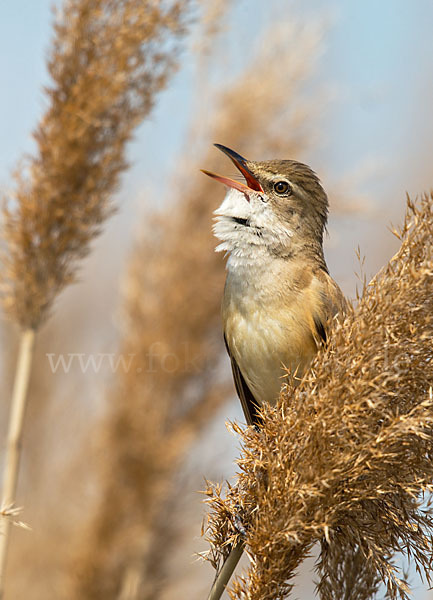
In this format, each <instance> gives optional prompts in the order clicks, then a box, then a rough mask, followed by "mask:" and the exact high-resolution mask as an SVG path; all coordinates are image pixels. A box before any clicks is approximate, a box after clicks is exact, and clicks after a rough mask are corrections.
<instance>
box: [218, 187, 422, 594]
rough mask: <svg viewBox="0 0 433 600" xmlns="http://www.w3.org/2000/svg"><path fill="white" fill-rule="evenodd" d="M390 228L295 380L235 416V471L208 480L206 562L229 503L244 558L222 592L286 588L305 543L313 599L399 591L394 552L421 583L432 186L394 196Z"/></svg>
mask: <svg viewBox="0 0 433 600" xmlns="http://www.w3.org/2000/svg"><path fill="white" fill-rule="evenodd" d="M396 235H398V236H399V238H400V239H401V248H400V250H399V252H398V253H397V254H396V255H395V256H394V257H393V258H392V259H391V261H390V262H389V264H388V266H387V267H386V268H385V269H383V270H382V271H381V273H380V274H379V275H378V276H377V277H376V278H375V279H374V280H373V281H372V283H371V284H370V285H369V286H367V287H366V289H365V290H364V293H363V296H362V298H361V299H360V301H359V305H358V306H357V308H356V309H354V310H352V311H350V312H349V314H348V316H347V318H346V319H345V321H344V323H336V324H335V328H334V332H333V335H332V336H331V341H330V344H329V346H328V347H327V348H326V349H325V350H324V351H322V352H320V354H319V355H318V356H317V358H316V360H315V362H314V364H313V369H312V371H311V372H310V373H309V374H308V375H307V376H306V378H305V381H304V383H303V384H302V386H301V387H300V388H299V389H298V390H297V391H294V390H286V392H285V393H283V394H282V396H281V400H280V403H279V406H278V407H277V408H271V407H264V409H263V413H264V426H263V428H262V430H261V431H260V432H255V431H253V430H252V429H247V430H246V431H241V430H240V429H239V428H238V427H236V431H238V433H239V434H240V435H242V438H243V444H244V447H243V451H242V456H241V459H240V460H239V466H240V469H241V471H240V474H239V477H238V481H237V483H236V485H235V486H234V487H230V488H229V489H228V492H227V495H226V498H225V499H223V497H222V495H221V490H220V489H219V488H214V489H212V488H210V489H209V496H210V503H211V508H212V512H211V514H210V521H209V538H210V542H211V553H210V559H211V560H212V562H213V563H214V564H215V565H217V564H219V562H220V561H221V560H222V558H223V557H224V556H225V554H226V552H227V550H226V549H227V547H228V546H227V544H228V543H232V542H233V541H235V540H236V537H237V535H238V534H237V532H236V529H235V528H234V525H233V524H234V522H235V517H236V516H239V510H241V511H242V514H244V515H245V520H246V526H247V529H248V534H247V540H246V544H247V550H248V552H249V554H250V556H251V558H252V564H251V566H250V568H249V570H248V573H247V574H246V575H245V576H242V577H240V578H239V579H237V580H236V581H235V583H234V584H233V586H232V588H231V597H232V598H243V599H246V598H248V599H249V600H264V598H266V599H267V600H272V599H273V598H275V599H276V598H283V597H286V596H287V595H289V594H290V592H291V590H292V586H293V577H294V575H295V573H296V570H297V568H298V566H299V565H300V564H301V562H302V561H303V560H304V558H305V557H306V556H307V555H308V553H309V551H310V549H311V547H312V545H313V544H314V543H315V542H317V541H321V543H322V551H321V555H320V558H319V560H318V563H317V569H318V572H319V574H320V581H319V583H318V592H319V594H320V597H321V598H322V599H323V600H330V599H331V598H343V597H347V594H348V593H349V591H350V590H354V592H353V593H354V594H355V595H354V597H356V598H362V599H364V598H368V597H371V596H372V594H374V592H375V590H376V589H377V585H378V583H379V581H382V582H384V584H385V585H386V587H387V592H388V595H389V597H391V598H396V597H397V596H400V597H401V598H407V597H408V586H407V582H405V581H404V580H403V579H402V578H401V576H399V573H398V568H397V566H396V565H395V564H394V561H393V555H394V554H395V553H396V552H401V553H403V554H405V555H406V556H410V557H411V559H412V560H413V562H414V564H415V566H416V568H417V570H418V571H419V572H420V573H421V574H422V575H423V576H424V577H425V579H426V581H427V582H429V581H430V578H431V572H430V569H431V553H432V532H433V519H432V516H431V512H430V511H429V509H428V508H426V507H425V506H423V504H422V503H423V494H430V492H431V491H432V490H433V485H432V481H433V461H432V458H433V392H432V386H433V369H432V364H433V344H432V341H433V296H432V293H431V290H432V286H433V196H432V195H429V196H427V195H425V196H423V197H422V198H421V199H420V200H419V201H418V203H416V204H413V203H412V202H411V201H410V200H408V206H407V213H406V218H405V221H404V225H403V227H402V229H401V231H400V232H396ZM247 515H248V518H247ZM355 584H356V585H355ZM355 592H356V593H355ZM350 597H351V598H352V595H351V596H350Z"/></svg>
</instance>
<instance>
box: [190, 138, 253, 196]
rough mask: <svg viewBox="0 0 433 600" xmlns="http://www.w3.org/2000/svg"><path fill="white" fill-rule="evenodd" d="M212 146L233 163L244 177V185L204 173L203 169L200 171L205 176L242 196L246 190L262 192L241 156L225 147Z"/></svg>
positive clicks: (220, 176) (213, 174)
mask: <svg viewBox="0 0 433 600" xmlns="http://www.w3.org/2000/svg"><path fill="white" fill-rule="evenodd" d="M214 145H215V146H216V147H217V148H218V150H221V152H224V154H227V156H228V157H229V158H230V160H231V161H232V162H233V164H234V165H235V167H236V168H237V169H239V171H240V172H241V173H242V175H243V176H244V177H245V181H246V184H245V183H241V182H240V181H235V180H234V179H230V178H229V177H223V176H222V175H216V174H215V173H211V172H210V171H205V170H204V169H202V172H203V173H204V174H205V175H209V177H213V178H214V179H216V180H217V181H220V182H221V183H223V184H224V185H227V186H228V187H231V188H234V189H235V190H239V191H240V192H242V193H244V194H245V193H246V192H247V191H248V190H249V191H251V190H253V191H255V192H263V188H262V186H261V185H260V183H259V182H258V181H257V179H256V178H255V177H254V175H253V174H252V173H251V171H250V170H249V169H248V167H247V161H246V159H245V158H244V157H243V156H241V155H240V154H238V153H237V152H235V151H234V150H230V148H227V147H226V146H222V145H221V144H214Z"/></svg>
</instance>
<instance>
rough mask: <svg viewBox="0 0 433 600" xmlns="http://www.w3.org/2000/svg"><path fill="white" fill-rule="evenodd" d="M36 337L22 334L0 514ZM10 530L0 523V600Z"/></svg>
mask: <svg viewBox="0 0 433 600" xmlns="http://www.w3.org/2000/svg"><path fill="white" fill-rule="evenodd" d="M35 337H36V332H35V330H34V329H26V330H24V331H23V332H22V334H21V340H20V347H19V352H18V360H17V367H16V372H15V381H14V386H13V391H12V402H11V410H10V417H9V427H8V434H7V436H8V437H7V448H6V456H5V467H4V475H3V494H2V510H4V509H6V508H9V507H10V506H12V505H14V504H15V496H16V492H17V482H18V471H19V466H20V459H21V448H22V436H23V425H24V415H25V412H26V406H27V392H28V388H29V380H30V372H31V368H32V360H33V350H34V345H35ZM11 526H12V521H11V520H10V519H8V518H3V519H2V521H1V533H2V534H1V535H0V599H1V598H3V596H4V574H5V569H6V561H7V551H8V546H9V539H10V530H11Z"/></svg>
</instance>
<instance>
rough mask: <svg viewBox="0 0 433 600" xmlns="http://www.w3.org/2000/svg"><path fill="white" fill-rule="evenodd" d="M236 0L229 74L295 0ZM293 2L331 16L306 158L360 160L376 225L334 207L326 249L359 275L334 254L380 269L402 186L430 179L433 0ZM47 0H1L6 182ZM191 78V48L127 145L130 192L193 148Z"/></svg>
mask: <svg viewBox="0 0 433 600" xmlns="http://www.w3.org/2000/svg"><path fill="white" fill-rule="evenodd" d="M233 4H234V9H233V11H232V15H231V18H230V19H229V21H228V23H229V27H230V30H229V33H228V35H227V36H226V41H225V43H226V44H227V47H224V48H223V50H224V52H227V53H230V56H231V62H230V61H229V63H228V64H227V65H226V66H227V68H228V72H227V73H226V76H228V77H233V76H234V74H235V73H236V72H237V70H238V69H239V68H240V66H241V65H242V62H243V60H246V59H247V57H248V54H249V52H250V51H251V49H252V48H253V46H254V43H255V39H256V37H257V36H258V34H259V32H260V30H261V29H263V28H264V27H265V26H266V25H272V22H273V20H274V19H275V16H276V15H278V13H279V11H281V10H282V9H284V8H286V7H287V4H288V2H287V0H270V1H268V2H262V1H260V0H238V1H237V2H234V3H233ZM289 4H290V5H291V6H292V7H293V10H294V13H296V14H297V15H301V17H303V18H304V19H306V20H308V19H309V18H317V17H318V16H319V17H320V18H323V19H325V21H326V22H327V23H328V26H327V34H326V36H325V42H324V50H323V57H322V59H321V62H320V65H319V69H318V74H317V78H318V79H319V80H320V81H321V82H322V83H323V85H324V86H326V88H327V89H328V90H331V92H332V93H331V100H330V101H329V102H328V104H327V106H326V107H324V115H323V118H322V119H321V121H320V125H319V128H320V130H319V131H318V139H319V140H320V143H319V144H318V146H317V148H315V149H314V150H313V151H312V152H311V153H310V154H311V156H308V157H307V159H308V161H309V162H310V163H311V164H312V166H313V167H314V168H316V170H318V171H319V174H322V172H323V173H324V176H325V184H326V183H327V179H330V180H333V181H338V180H339V179H340V178H342V179H344V177H346V176H347V173H350V172H351V171H356V170H357V169H358V170H359V169H360V170H361V171H362V170H364V171H365V173H366V174H365V176H364V177H362V178H361V181H360V182H359V184H358V185H359V190H358V191H359V193H360V194H361V195H367V196H369V197H370V198H371V200H370V203H371V204H372V206H373V209H374V211H375V213H376V214H375V215H374V218H373V219H372V222H370V223H369V224H368V227H366V226H365V222H364V220H363V219H364V217H363V216H359V217H356V218H353V216H349V218H348V221H347V223H346V222H344V223H342V222H341V221H342V219H341V218H340V217H339V218H338V219H339V220H338V219H337V222H336V223H335V227H334V225H333V216H332V213H331V224H330V231H331V235H332V233H333V228H334V229H335V233H334V241H335V240H338V244H337V245H336V244H334V245H333V244H331V245H330V248H329V251H328V253H329V261H330V263H331V267H332V263H335V268H336V269H337V275H340V278H342V279H343V280H344V279H347V286H352V287H353V277H352V275H353V270H354V269H355V268H356V260H355V259H354V258H353V260H352V261H351V262H350V264H347V265H346V266H344V267H341V265H340V264H339V256H338V254H339V253H341V251H342V249H343V251H344V252H346V253H351V255H352V256H353V257H354V249H355V248H356V247H357V246H358V244H359V245H360V246H361V250H362V252H363V253H365V254H366V255H367V263H366V264H367V271H369V272H370V273H373V272H375V270H376V269H377V268H379V267H380V266H381V264H382V261H383V256H382V255H381V253H380V247H381V244H385V243H386V244H389V245H390V248H391V250H392V241H391V238H390V237H389V236H388V234H387V233H386V227H387V225H388V224H389V223H390V222H394V223H396V222H397V223H398V222H399V221H400V220H401V218H402V214H403V210H404V197H405V192H406V191H409V192H410V193H411V194H416V193H419V192H422V191H423V190H424V189H428V188H429V187H430V186H431V180H430V177H431V176H430V156H431V155H432V153H433V141H432V140H433V124H432V119H431V109H430V107H431V104H432V102H431V100H432V96H433V93H432V92H433V68H432V67H433V36H431V24H432V23H433V3H431V2H430V1H429V0H418V2H417V3H408V2H407V1H406V0H381V2H376V1H374V0H365V1H364V2H359V1H356V0H339V1H334V2H329V3H323V2H320V1H319V0H306V1H304V2H300V1H299V0H294V1H291V2H289ZM51 5H52V2H51V0H38V2H32V1H31V0H14V2H7V3H2V5H1V7H0V72H1V77H2V79H1V80H2V82H3V85H2V92H3V93H2V94H0V115H2V117H1V118H0V185H2V186H3V187H7V186H8V185H9V184H10V172H11V169H12V168H13V167H14V166H15V165H16V164H17V160H18V159H19V158H20V157H21V156H22V154H23V152H28V151H30V150H31V149H32V140H31V131H32V129H33V128H34V126H35V124H36V123H37V119H38V118H39V116H40V115H41V113H42V111H43V109H44V106H45V98H44V95H43V93H42V86H43V85H44V84H46V83H47V82H48V79H47V74H46V70H45V58H46V54H47V50H48V48H49V41H50V35H51V21H52V14H51V8H50V7H51ZM217 76H218V75H217ZM192 84H193V66H192V64H191V62H190V55H189V54H188V53H186V55H185V59H184V65H183V68H182V69H181V71H180V72H179V73H178V75H177V76H176V77H175V78H174V80H173V81H172V84H171V86H170V87H169V89H168V90H167V91H166V92H164V94H163V95H162V96H161V98H160V101H159V103H158V104H157V107H156V110H155V111H154V113H153V114H152V115H151V117H150V118H149V119H148V121H147V122H145V123H144V124H143V125H142V126H141V127H140V128H139V130H138V135H137V137H136V139H135V141H134V143H133V144H132V146H131V147H130V151H129V153H130V156H131V158H132V161H133V168H132V170H131V171H130V172H129V173H128V175H127V176H126V177H125V178H124V183H123V187H122V189H121V191H120V196H121V197H122V196H124V197H125V198H127V199H128V202H130V201H131V198H132V197H135V196H137V195H138V194H139V192H140V190H142V189H143V188H149V187H150V188H151V189H156V190H157V191H160V190H163V191H166V184H167V181H168V179H169V177H168V174H169V173H170V172H171V171H172V167H173V164H175V163H176V161H177V160H178V157H179V153H180V152H181V150H183V151H185V149H184V147H183V145H182V143H183V134H184V132H185V131H186V130H187V127H188V123H189V119H190V117H191V111H192V106H193V103H192V96H193V94H194V86H193V85H192ZM252 158H256V159H259V158H260V157H257V156H254V157H252ZM291 158H296V157H291ZM202 166H203V165H201V164H200V165H197V168H200V167H202ZM331 206H332V198H331ZM135 216H136V215H135ZM119 218H120V221H118V223H122V222H123V223H124V224H126V223H127V222H128V216H127V214H126V212H124V213H122V211H120V217H118V219H119ZM122 219H123V221H122ZM129 221H131V219H129ZM132 221H133V220H132ZM125 226H126V225H125ZM391 250H390V251H391ZM338 270H339V271H340V273H338ZM343 285H344V283H343ZM346 291H347V287H346Z"/></svg>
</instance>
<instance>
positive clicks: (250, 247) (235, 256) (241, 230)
mask: <svg viewBox="0 0 433 600" xmlns="http://www.w3.org/2000/svg"><path fill="white" fill-rule="evenodd" d="M214 214H215V215H216V218H215V224H214V227H213V232H214V234H215V237H216V238H218V239H219V240H220V241H221V243H220V244H219V245H218V246H217V248H216V251H217V252H225V253H226V254H229V255H230V256H229V260H228V261H227V268H228V269H229V270H232V269H237V268H242V267H248V266H252V265H256V266H260V264H265V263H267V262H268V261H269V259H270V258H271V255H270V252H269V249H270V248H271V247H272V246H274V245H276V244H285V245H287V244H289V243H290V238H291V237H292V235H293V234H292V232H291V231H289V230H288V229H287V228H286V227H283V226H282V225H281V223H280V222H279V221H278V218H277V217H276V215H275V214H274V212H273V210H272V208H271V206H270V204H269V202H268V201H267V199H266V196H265V195H264V194H263V193H261V192H255V191H253V190H250V191H248V199H247V197H246V196H245V194H243V193H242V192H239V191H238V190H235V189H233V188H230V189H229V190H228V192H227V194H226V196H225V198H224V200H223V203H222V204H221V206H220V207H219V208H218V209H217V210H216V211H215V212H214Z"/></svg>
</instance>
